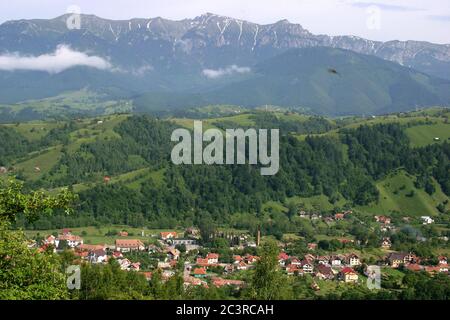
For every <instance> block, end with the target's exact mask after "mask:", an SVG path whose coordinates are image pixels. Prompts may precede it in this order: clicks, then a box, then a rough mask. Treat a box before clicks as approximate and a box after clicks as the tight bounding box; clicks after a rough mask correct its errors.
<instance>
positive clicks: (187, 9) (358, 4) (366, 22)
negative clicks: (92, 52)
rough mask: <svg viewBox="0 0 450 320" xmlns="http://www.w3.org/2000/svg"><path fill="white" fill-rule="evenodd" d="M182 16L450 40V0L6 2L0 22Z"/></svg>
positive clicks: (372, 35)
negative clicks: (69, 16)
mask: <svg viewBox="0 0 450 320" xmlns="http://www.w3.org/2000/svg"><path fill="white" fill-rule="evenodd" d="M74 6H76V7H77V8H79V9H80V11H81V13H85V14H95V15H97V16H99V17H102V18H109V19H130V18H153V17H158V16H160V17H164V18H168V19H174V20H180V19H184V18H193V17H196V16H199V15H201V14H203V13H206V12H211V13H215V14H219V15H224V16H230V17H233V18H238V19H243V20H248V21H251V22H256V23H260V24H269V23H274V22H276V21H278V20H282V19H288V20H289V21H290V22H293V23H300V24H301V25H302V26H303V27H304V28H306V29H308V30H309V31H311V32H312V33H315V34H328V35H355V36H360V37H363V38H367V39H371V40H380V41H388V40H423V41H429V42H434V43H444V44H450V0H39V1H36V0H14V1H8V0H0V23H3V22H5V21H7V20H17V19H31V18H46V19H47V18H54V17H56V16H59V15H61V14H64V13H67V12H68V11H69V12H72V10H73V9H72V8H74Z"/></svg>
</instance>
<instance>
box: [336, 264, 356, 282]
mask: <svg viewBox="0 0 450 320" xmlns="http://www.w3.org/2000/svg"><path fill="white" fill-rule="evenodd" d="M339 279H341V280H342V281H344V282H345V283H355V282H358V274H357V273H356V272H355V270H353V269H352V268H350V267H345V268H343V269H342V270H341V272H339Z"/></svg>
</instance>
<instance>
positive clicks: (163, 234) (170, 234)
mask: <svg viewBox="0 0 450 320" xmlns="http://www.w3.org/2000/svg"><path fill="white" fill-rule="evenodd" d="M177 236H178V235H177V233H176V232H175V231H169V232H161V233H160V237H161V239H162V240H169V239H175V238H176V237H177Z"/></svg>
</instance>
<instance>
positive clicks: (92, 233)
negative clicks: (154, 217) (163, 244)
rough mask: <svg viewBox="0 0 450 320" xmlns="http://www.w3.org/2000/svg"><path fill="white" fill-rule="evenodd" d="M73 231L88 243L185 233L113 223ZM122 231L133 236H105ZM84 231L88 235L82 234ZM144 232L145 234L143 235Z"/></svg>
mask: <svg viewBox="0 0 450 320" xmlns="http://www.w3.org/2000/svg"><path fill="white" fill-rule="evenodd" d="M70 229H71V230H72V233H73V234H75V235H79V236H81V237H83V240H84V243H88V244H108V245H112V244H114V241H115V239H127V238H128V239H140V240H142V241H149V242H154V241H155V239H156V237H158V236H159V233H160V232H163V231H176V232H178V233H179V234H181V235H183V233H184V230H174V229H170V230H169V229H146V228H132V227H129V226H123V225H112V226H102V227H100V228H96V227H81V228H70ZM112 230H116V231H122V230H126V231H127V232H128V233H133V235H132V236H128V237H119V236H118V235H117V236H105V234H106V233H107V232H108V231H112ZM83 231H85V232H86V235H82V233H83ZM54 232H61V229H51V230H26V231H25V234H26V235H27V236H28V237H35V236H36V235H37V234H39V235H40V236H46V235H49V234H52V233H54ZM142 232H144V236H142Z"/></svg>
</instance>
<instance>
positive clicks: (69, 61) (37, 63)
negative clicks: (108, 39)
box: [0, 45, 112, 74]
mask: <svg viewBox="0 0 450 320" xmlns="http://www.w3.org/2000/svg"><path fill="white" fill-rule="evenodd" d="M79 66H84V67H90V68H96V69H100V70H105V69H110V68H111V67H112V66H111V64H110V63H109V62H108V61H107V60H105V59H103V58H101V57H98V56H89V55H88V54H86V53H84V52H79V51H75V50H72V49H71V48H70V47H69V46H67V45H60V46H58V47H57V48H56V50H55V52H53V53H49V54H43V55H40V56H21V55H20V54H17V53H15V54H6V55H1V56H0V70H4V71H16V70H28V71H45V72H48V73H50V74H55V73H59V72H62V71H65V70H67V69H70V68H74V67H79Z"/></svg>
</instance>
